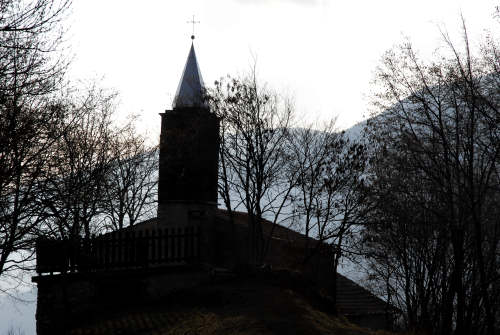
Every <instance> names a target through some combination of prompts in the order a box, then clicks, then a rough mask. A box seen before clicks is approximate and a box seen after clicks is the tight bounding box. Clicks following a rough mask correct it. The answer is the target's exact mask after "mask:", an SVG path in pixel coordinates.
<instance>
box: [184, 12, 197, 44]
mask: <svg viewBox="0 0 500 335" xmlns="http://www.w3.org/2000/svg"><path fill="white" fill-rule="evenodd" d="M187 23H191V24H192V25H193V34H192V35H191V39H192V40H194V25H195V24H197V23H200V21H195V20H194V15H193V19H192V20H191V21H187Z"/></svg>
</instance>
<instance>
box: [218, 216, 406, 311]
mask: <svg viewBox="0 0 500 335" xmlns="http://www.w3.org/2000/svg"><path fill="white" fill-rule="evenodd" d="M232 215H233V218H234V223H235V224H237V225H239V226H242V227H243V226H246V225H247V224H248V214H247V213H244V212H236V211H234V212H233V213H232ZM217 217H218V219H219V220H220V219H228V217H229V213H228V211H227V210H223V209H219V210H218V211H217ZM262 229H263V233H264V235H269V234H270V233H271V230H272V238H273V240H281V241H285V242H289V243H291V244H294V245H296V246H299V247H300V246H302V247H304V246H306V241H307V240H309V242H310V245H314V244H315V243H317V242H318V241H317V240H315V239H314V238H311V237H307V236H305V235H304V234H301V233H299V232H297V231H294V230H292V229H290V228H287V227H284V226H281V225H279V224H275V225H274V228H273V223H272V222H270V221H268V220H265V219H264V220H263V221H262ZM288 251H290V250H288ZM280 258H281V259H283V261H284V260H285V259H284V258H285V257H284V256H283V255H280ZM337 308H338V309H339V311H340V312H341V314H343V315H347V316H356V315H374V314H379V315H381V314H385V313H386V312H387V310H390V311H397V308H395V307H394V306H391V305H389V304H388V303H387V302H386V301H384V300H382V299H381V298H379V297H377V296H376V295H374V294H373V293H372V292H370V291H369V290H367V289H365V288H364V287H362V286H361V285H359V284H357V283H356V282H354V281H353V280H351V279H349V278H347V277H345V276H344V275H342V274H340V273H337Z"/></svg>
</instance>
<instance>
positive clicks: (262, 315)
mask: <svg viewBox="0 0 500 335" xmlns="http://www.w3.org/2000/svg"><path fill="white" fill-rule="evenodd" d="M300 291H302V293H300ZM328 309H329V307H328V305H327V304H325V303H324V301H321V299H318V298H314V297H313V295H311V294H308V293H307V290H304V289H294V288H293V287H291V286H290V285H278V283H277V282H276V280H272V281H270V280H262V278H251V279H246V280H242V279H241V278H233V279H230V280H225V281H224V282H218V283H214V284H210V285H204V286H202V287H198V288H196V289H191V290H189V291H179V292H177V293H175V294H172V296H170V297H169V299H168V301H164V302H160V303H157V304H155V305H148V306H134V307H132V308H130V307H129V308H122V309H121V310H115V311H113V312H103V314H101V316H99V317H96V318H94V320H89V321H88V322H87V323H86V325H82V326H80V327H79V328H77V329H73V330H72V331H71V332H70V333H71V334H165V335H167V334H169V335H170V334H193V335H194V334H200V335H209V334H210V335H211V334H228V335H229V334H248V335H251V334H287V335H288V334H311V335H315V334H318V335H319V334H338V335H358V334H359V335H361V334H373V333H372V332H370V331H368V330H366V329H362V328H359V327H357V326H355V325H352V324H350V323H349V322H347V321H346V320H345V319H343V318H336V317H333V316H332V314H331V313H329V311H328Z"/></svg>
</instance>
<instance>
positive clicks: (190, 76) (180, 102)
mask: <svg viewBox="0 0 500 335" xmlns="http://www.w3.org/2000/svg"><path fill="white" fill-rule="evenodd" d="M204 90H205V86H204V84H203V78H202V77H201V72H200V68H199V66H198V61H197V60H196V53H195V51H194V44H191V49H190V50H189V55H188V58H187V61H186V65H185V66H184V71H183V73H182V77H181V80H180V82H179V86H178V87H177V92H176V93H175V98H174V104H173V108H174V109H177V108H192V107H206V104H205V103H204V102H203V93H204Z"/></svg>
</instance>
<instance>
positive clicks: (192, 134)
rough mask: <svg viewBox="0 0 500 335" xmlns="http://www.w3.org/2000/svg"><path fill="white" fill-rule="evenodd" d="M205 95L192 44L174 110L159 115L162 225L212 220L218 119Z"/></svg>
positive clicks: (214, 206) (159, 184) (160, 212)
mask: <svg viewBox="0 0 500 335" xmlns="http://www.w3.org/2000/svg"><path fill="white" fill-rule="evenodd" d="M191 38H192V39H194V36H192V37H191ZM204 93H205V88H204V84H203V79H202V76H201V73H200V69H199V67H198V62H197V60H196V54H195V50H194V43H192V44H191V49H190V50H189V55H188V58H187V61H186V65H185V67H184V72H183V74H182V77H181V80H180V82H179V86H178V88H177V92H176V95H175V98H174V103H173V108H172V110H166V111H165V113H160V115H161V135H160V164H159V182H158V218H159V219H160V222H161V223H162V224H168V225H185V224H189V223H196V222H197V221H200V222H203V221H206V220H209V219H210V218H213V215H215V210H216V209H217V178H218V154H219V119H218V118H217V116H216V115H215V114H214V113H213V112H212V111H210V108H209V106H208V104H207V103H206V101H205V99H204Z"/></svg>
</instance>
